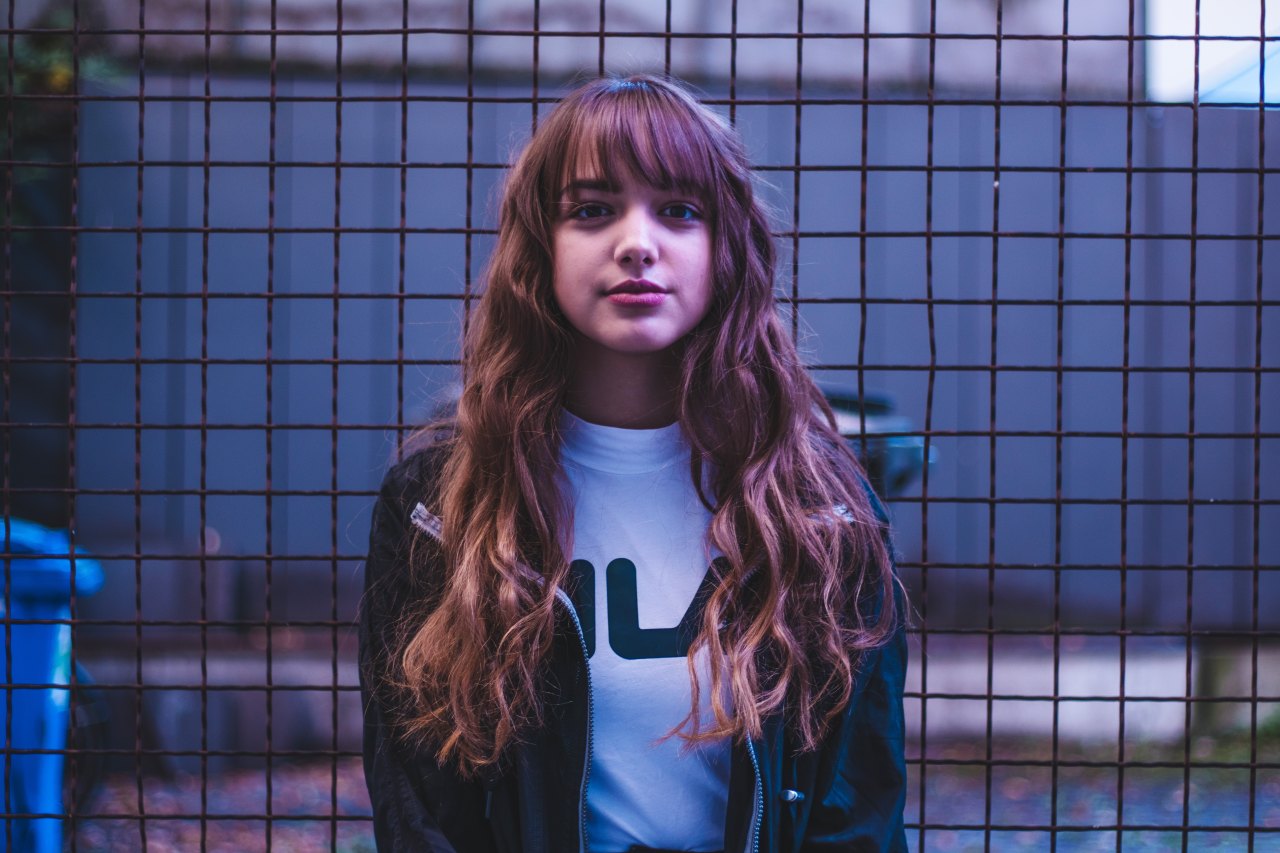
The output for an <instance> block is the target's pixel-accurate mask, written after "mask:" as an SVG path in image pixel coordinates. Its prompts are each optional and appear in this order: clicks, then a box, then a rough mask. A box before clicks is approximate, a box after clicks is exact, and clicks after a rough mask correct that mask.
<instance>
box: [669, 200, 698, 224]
mask: <svg viewBox="0 0 1280 853" xmlns="http://www.w3.org/2000/svg"><path fill="white" fill-rule="evenodd" d="M662 213H663V215H665V216H670V217H672V218H673V219H683V220H685V221H687V222H692V221H693V220H695V219H701V218H702V214H701V213H699V212H698V211H697V209H696V208H695V207H694V206H693V205H690V204H685V203H683V202H680V203H678V204H669V205H667V206H666V207H664V208H663V209H662Z"/></svg>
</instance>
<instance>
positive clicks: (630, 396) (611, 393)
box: [565, 341, 680, 429]
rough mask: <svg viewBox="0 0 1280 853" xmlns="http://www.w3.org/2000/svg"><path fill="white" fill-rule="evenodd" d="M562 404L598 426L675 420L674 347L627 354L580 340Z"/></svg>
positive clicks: (628, 426)
mask: <svg viewBox="0 0 1280 853" xmlns="http://www.w3.org/2000/svg"><path fill="white" fill-rule="evenodd" d="M575 361H576V364H575V365H574V368H573V373H572V375H571V376H570V377H569V384H568V388H567V390H566V395H565V408H567V409H568V410H569V411H570V412H572V413H573V414H575V415H577V416H578V417H580V418H582V419H583V420H584V421H589V422H591V423H593V424H601V425H602V426H611V427H623V428H625V429H654V428H657V427H662V426H666V425H667V424H670V423H673V422H674V421H675V420H676V416H677V414H678V391H679V385H680V360H679V356H678V355H677V354H676V352H675V350H674V348H672V349H668V350H664V351H663V352H658V353H643V354H639V353H638V354H634V355H632V354H627V353H619V352H615V351H613V350H608V349H605V348H603V347H597V346H592V345H591V343H590V342H589V341H588V342H583V341H579V346H578V352H577V357H576V359H575Z"/></svg>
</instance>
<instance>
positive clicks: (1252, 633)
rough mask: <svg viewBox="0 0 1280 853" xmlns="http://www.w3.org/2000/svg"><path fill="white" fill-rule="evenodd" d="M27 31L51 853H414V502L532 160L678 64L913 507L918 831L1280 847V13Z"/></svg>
mask: <svg viewBox="0 0 1280 853" xmlns="http://www.w3.org/2000/svg"><path fill="white" fill-rule="evenodd" d="M1227 6H1231V9H1232V10H1234V11H1236V12H1239V13H1240V14H1239V16H1237V17H1236V18H1227V17H1224V14H1225V13H1223V12H1222V10H1223V9H1225V8H1226V7H1227ZM1175 7H1176V8H1175ZM5 14H6V16H7V17H6V19H5V20H4V22H3V26H2V27H0V34H2V37H0V54H2V55H3V57H4V66H3V71H2V72H0V82H2V84H3V88H4V92H5V98H4V102H3V106H2V107H0V112H2V115H0V122H2V129H0V145H2V146H3V156H2V157H0V160H3V167H2V168H0V182H2V186H3V189H4V193H3V223H2V225H0V230H2V233H3V259H2V262H0V268H2V269H3V283H2V285H0V287H2V290H0V312H2V315H3V327H2V329H0V346H2V347H3V359H4V372H3V388H2V394H3V396H2V408H0V443H2V446H0V454H2V464H0V469H2V474H0V476H2V478H3V481H2V489H0V500H2V501H3V515H4V518H5V527H4V535H5V548H4V555H3V558H4V566H5V578H4V583H5V586H4V598H3V604H4V620H3V626H4V631H5V650H6V651H5V678H4V682H5V685H4V707H3V715H4V720H5V750H4V770H3V790H4V794H5V799H4V803H5V806H6V807H5V809H4V811H5V814H4V816H3V817H0V820H2V821H3V825H4V832H3V836H4V837H3V841H0V843H2V844H3V845H4V849H11V850H25V849H33V850H54V849H59V847H60V845H62V844H63V843H64V842H65V844H66V845H67V846H69V847H70V848H71V849H73V850H75V849H86V850H98V849H120V850H132V849H148V850H151V849H155V850H164V849H181V850H191V849H201V850H203V849H218V850H221V849H237V850H245V849H268V850H270V849H279V850H291V849H321V848H328V849H331V850H360V849H372V840H371V839H372V832H371V828H370V822H371V818H370V816H369V804H368V800H367V797H366V795H365V793H364V790H363V779H362V775H361V769H360V763H359V745H360V707H359V699H358V693H357V691H356V677H355V671H354V631H353V629H352V627H351V626H352V619H353V615H354V613H355V608H356V606H357V603H358V597H359V590H360V578H361V560H362V559H363V556H364V546H365V541H366V535H367V529H368V522H369V510H370V508H371V506H372V502H373V498H374V496H375V494H376V488H377V483H378V481H379V479H380V476H381V473H382V470H383V469H384V468H385V466H386V464H387V463H388V462H389V460H391V459H392V458H393V457H394V456H395V453H396V448H397V446H398V445H399V443H400V442H401V441H402V440H403V439H404V437H405V436H406V435H407V434H408V431H410V430H412V428H413V426H414V425H415V424H417V423H420V422H421V421H422V419H423V418H425V417H426V416H427V415H428V414H429V413H430V411H431V410H432V409H433V408H434V407H435V406H437V405H439V404H441V402H442V401H445V400H447V399H448V397H449V395H450V389H451V387H452V383H453V382H454V380H455V377H456V370H457V366H458V365H457V349H458V339H459V333H460V330H461V328H462V324H463V323H464V322H465V318H466V317H467V316H468V314H469V312H470V310H471V308H472V307H473V305H474V302H475V299H476V298H477V292H476V287H477V285H478V283H479V281H480V275H481V270H482V267H483V263H484V261H485V259H486V257H487V254H488V251H489V249H490V248H491V246H492V243H493V237H494V233H495V230H494V229H495V217H494V211H493V199H494V189H495V187H496V186H497V185H498V184H499V182H500V180H501V176H502V171H503V169H504V167H505V165H506V163H507V162H508V160H509V156H510V154H511V152H512V151H514V150H517V149H518V147H519V145H520V143H521V142H522V140H523V139H525V138H527V136H528V134H529V133H530V131H531V130H532V128H533V127H535V126H536V123H537V121H538V117H539V115H540V114H545V112H546V110H548V109H549V108H550V106H551V105H553V104H554V102H555V101H556V99H557V98H558V97H559V95H560V94H561V93H563V92H564V91H565V90H566V89H567V87H569V86H570V85H572V83H573V82H574V81H575V80H580V79H583V76H584V75H588V76H589V75H591V74H595V73H600V72H606V71H610V72H621V71H633V70H647V71H664V72H668V73H674V74H676V75H678V76H680V77H682V78H684V79H686V80H689V81H691V82H692V83H693V84H695V85H696V86H697V87H698V88H699V89H700V91H701V92H702V93H703V94H704V96H705V97H704V100H705V102H706V103H708V104H710V105H712V106H713V107H714V108H715V109H718V110H721V111H723V112H724V113H725V115H727V116H728V117H729V118H730V119H731V120H732V121H733V122H735V124H736V125H737V126H738V127H739V129H740V130H741V131H742V133H743V135H744V137H745V138H746V140H747V142H748V145H749V147H750V149H751V153H752V156H753V159H754V161H755V162H756V164H757V167H758V178H759V189H760V192H761V193H762V194H763V195H764V197H765V198H766V199H767V200H768V201H769V202H770V203H771V204H772V205H773V207H774V208H775V210H776V211H777V215H778V218H777V225H778V232H777V239H778V243H779V247H780V250H781V252H782V257H783V265H782V267H783V274H782V277H781V279H780V281H779V284H778V293H779V309H780V310H781V311H783V312H784V313H785V314H786V316H787V317H788V318H789V320H790V322H791V328H792V330H793V333H794V334H795V335H796V336H797V340H799V341H800V343H801V345H802V349H803V351H804V352H805V354H806V356H807V357H808V358H809V360H810V363H811V365H812V369H813V371H814V373H815V375H817V376H818V377H819V378H820V379H821V380H822V381H823V383H824V386H825V387H826V388H827V389H828V390H829V391H830V393H831V396H832V399H833V401H835V402H836V403H837V405H838V406H839V407H841V408H842V409H843V411H844V413H845V415H846V416H847V418H848V420H847V421H846V423H847V426H848V431H849V437H850V440H851V441H853V442H855V445H856V446H858V447H859V448H860V449H861V450H862V451H863V452H864V453H866V454H867V456H868V461H869V465H870V466H871V468H872V470H873V473H874V474H875V475H876V478H877V484H878V485H879V486H880V488H881V489H882V490H883V491H885V492H886V493H887V496H888V498H889V503H890V506H891V509H892V512H893V514H894V521H895V527H896V531H897V540H898V548H899V551H900V552H901V559H900V561H899V566H900V568H901V571H902V574H903V576H904V578H905V580H906V581H907V583H908V586H909V588H910V590H911V594H912V601H913V603H914V607H915V611H916V613H915V617H914V622H913V627H912V644H913V645H912V658H911V665H910V667H911V668H910V680H909V684H908V693H907V697H906V701H907V715H908V733H909V736H910V742H909V744H908V766H909V771H910V774H911V794H910V798H909V801H908V807H907V821H908V831H909V837H910V841H911V844H912V846H913V848H914V849H918V850H970V849H983V850H989V849H1001V850H1007V849H1035V850H1041V849H1050V850H1058V849H1061V850H1085V849H1089V850H1093V849H1107V850H1110V849H1116V850H1119V849H1126V850H1143V849H1161V850H1163V849H1182V850H1199V849H1209V848H1210V847H1216V848H1220V849H1239V850H1268V849H1272V850H1274V849H1280V835H1278V834H1277V833H1280V805H1277V804H1280V643H1278V642H1277V640H1278V639H1280V618H1278V617H1277V615H1276V614H1277V612H1278V610H1280V608H1277V604H1280V572H1277V570H1276V566H1277V564H1278V563H1280V537H1278V536H1277V535H1276V531H1277V530H1280V509H1278V506H1280V491H1277V487H1276V486H1275V484H1276V483H1277V482H1280V476H1277V475H1280V402H1278V401H1280V384H1277V375H1278V371H1277V364H1280V361H1278V360H1277V355H1278V354H1280V349H1278V347H1280V344H1277V341H1276V337H1275V335H1274V326H1275V322H1274V321H1275V319H1276V314H1275V312H1276V311H1277V308H1278V306H1280V301H1278V300H1277V283H1278V282H1280V269H1278V268H1277V248H1276V245H1277V244H1276V241H1277V236H1278V234H1277V231H1276V222H1277V221H1278V220H1277V204H1280V183H1278V181H1280V179H1278V178H1277V175H1278V174H1280V154H1277V151H1276V149H1277V148H1280V146H1276V145H1274V144H1273V145H1271V146H1270V147H1268V145H1267V138H1268V130H1270V135H1271V136H1272V137H1275V134H1276V123H1277V117H1276V115H1277V114H1276V113H1275V112H1274V111H1273V110H1272V109H1271V106H1270V105H1272V104H1274V102H1275V95H1274V94H1273V92H1274V90H1275V88H1276V86H1277V85H1280V84H1277V83H1276V80H1275V69H1276V68H1277V67H1280V60H1277V59H1275V57H1274V54H1275V51H1276V49H1277V45H1278V44H1280V37H1278V36H1276V35H1274V34H1275V33H1276V31H1277V30H1276V24H1275V23H1274V21H1273V18H1274V16H1272V17H1268V15H1267V8H1266V4H1265V3H1264V2H1253V3H1252V4H1250V3H1248V2H1244V0H1241V2H1238V3H1235V4H1216V5H1214V6H1212V7H1211V6H1210V4H1206V3H1203V2H1202V0H1187V2H1185V3H1181V4H1179V3H1174V2H1169V3H1163V4H1162V3H1158V2H1155V0H1151V2H1150V3H1147V4H1142V3H1138V2H1137V0H1130V2H1129V3H1128V4H1114V3H1106V2H1102V0H1088V2H1085V0H1073V1H1072V2H1067V0H1003V2H1001V0H965V2H958V3H939V2H936V0H915V2H910V3H902V4H893V5H892V6H890V5H889V4H877V3H872V2H865V3H861V4H858V3H852V4H849V3H841V2H834V0H827V2H815V0H808V2H806V0H787V1H786V2H780V3H778V2H771V3H766V2H764V0H703V2H696V3H674V2H672V0H666V2H665V3H649V2H644V1H643V0H608V1H607V2H606V0H599V2H598V3H579V2H553V0H543V2H539V0H527V2H514V0H513V2H505V3H504V2H497V0H472V2H436V3H426V2H417V0H394V2H392V0H386V2H383V0H333V2H329V3H325V4H313V3H303V2H292V0H241V2H238V3H235V4H215V3H212V2H211V0H169V2H163V3H162V2H157V0H152V2H149V3H148V2H145V0H124V2H113V3H111V4H106V3H95V2H91V0H57V2H47V3H37V2H18V0H9V3H8V4H7V7H6V12H5ZM1268 58H1271V59H1272V63H1271V65H1270V66H1268ZM1269 68H1270V71H1269V70H1268V69H1269ZM1170 80H1171V81H1172V82H1169V81H1170ZM1179 86H1181V87H1182V88H1181V89H1179V88H1178V87H1179Z"/></svg>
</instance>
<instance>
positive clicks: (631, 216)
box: [614, 210, 658, 267]
mask: <svg viewBox="0 0 1280 853" xmlns="http://www.w3.org/2000/svg"><path fill="white" fill-rule="evenodd" d="M655 225H656V223H654V222H653V219H652V217H651V216H650V215H649V212H648V211H646V210H636V211H632V212H630V213H628V214H627V215H626V216H624V217H623V219H622V229H621V232H620V235H619V237H618V245H617V247H616V248H615V250H614V259H615V260H616V261H617V262H618V263H619V264H621V265H622V266H641V267H649V266H653V264H654V263H656V262H657V260H658V244H657V240H656V239H655Z"/></svg>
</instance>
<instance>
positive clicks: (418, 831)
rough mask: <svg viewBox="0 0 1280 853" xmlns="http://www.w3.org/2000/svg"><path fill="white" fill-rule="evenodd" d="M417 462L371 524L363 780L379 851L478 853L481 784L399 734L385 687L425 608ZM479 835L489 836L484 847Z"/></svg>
mask: <svg viewBox="0 0 1280 853" xmlns="http://www.w3.org/2000/svg"><path fill="white" fill-rule="evenodd" d="M415 463H416V460H414V459H413V458H410V459H407V460H406V461H405V462H402V463H400V464H399V465H397V466H395V467H393V468H392V469H391V470H390V471H389V472H388V474H387V476H386V479H385V480H384V481H383V484H382V490H381V493H380V495H379V498H378V502H377V504H376V506H375V507H374V510H373V520H372V524H371V526H370V533H369V557H368V560H367V561H366V563H365V579H364V595H363V597H362V599H361V603H360V621H359V641H360V652H359V660H360V666H359V672H360V698H361V701H362V704H363V707H364V773H365V783H366V784H367V785H368V788H369V799H370V802H371V803H372V805H373V828H374V837H375V839H376V841H377V847H378V850H379V851H381V853H388V851H397V853H398V851H414V853H419V851H423V853H456V850H459V849H463V850H467V851H470V850H472V849H478V850H479V849H484V847H487V846H488V843H487V842H488V839H485V838H484V837H485V836H487V835H488V834H489V833H488V832H487V831H486V829H485V827H484V826H483V823H484V821H483V800H484V792H483V788H482V786H481V785H480V784H479V783H478V782H470V781H465V780H463V779H461V778H459V776H458V775H457V774H456V773H454V772H451V771H450V770H449V769H447V768H444V767H441V766H440V765H439V764H438V763H437V762H436V760H435V758H434V756H433V755H431V754H429V752H428V751H427V750H415V749H413V748H412V747H410V746H409V745H407V744H406V743H404V742H403V741H402V740H400V739H399V738H398V737H397V736H396V732H395V725H394V721H395V709H396V706H397V696H396V691H395V690H394V689H392V688H390V687H389V686H387V685H386V675H387V674H388V673H389V672H391V671H393V670H392V669H391V664H392V663H393V662H394V656H395V655H396V654H398V645H399V644H398V641H397V634H396V631H397V626H398V625H399V624H400V623H401V620H402V619H404V617H405V616H406V615H408V614H410V613H413V612H415V611H419V608H421V606H422V601H421V598H422V596H423V594H424V590H423V589H422V588H421V585H420V584H419V583H417V582H415V580H414V578H413V576H412V575H411V573H410V571H409V546H410V542H411V541H412V535H411V527H410V525H409V512H410V508H411V507H413V506H414V505H415V503H416V501H417V495H418V494H419V493H420V491H421V488H420V486H421V483H420V477H419V476H417V475H416V472H415V469H417V468H420V466H419V465H417V464H415ZM419 612H420V611H419ZM446 833H447V836H446ZM450 839H453V841H452V842H451V841H450ZM473 839H474V840H475V841H479V839H484V840H483V841H479V843H480V844H481V845H482V846H480V847H477V846H475V841H473ZM459 845H460V846H459Z"/></svg>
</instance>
